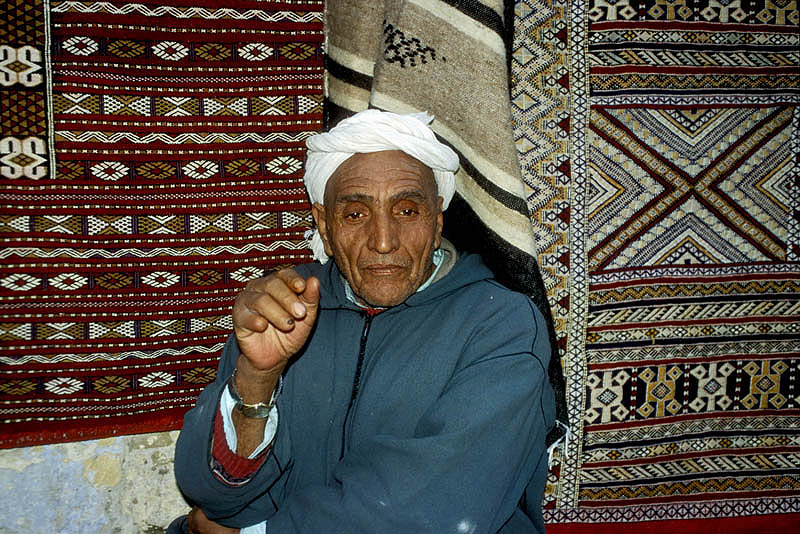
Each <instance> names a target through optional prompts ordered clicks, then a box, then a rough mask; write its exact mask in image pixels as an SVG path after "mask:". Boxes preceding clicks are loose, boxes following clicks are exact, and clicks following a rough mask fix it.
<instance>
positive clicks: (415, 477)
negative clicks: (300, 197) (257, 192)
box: [171, 110, 554, 534]
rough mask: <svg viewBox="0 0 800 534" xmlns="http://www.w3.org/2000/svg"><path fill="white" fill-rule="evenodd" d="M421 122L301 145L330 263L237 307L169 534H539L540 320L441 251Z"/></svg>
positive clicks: (297, 273) (362, 125) (468, 260)
mask: <svg viewBox="0 0 800 534" xmlns="http://www.w3.org/2000/svg"><path fill="white" fill-rule="evenodd" d="M430 120H431V118H430V117H429V116H427V115H426V114H411V115H396V114H393V113H386V112H380V111H376V110H368V111H364V112H361V113H359V114H356V115H355V116H353V117H351V118H350V119H347V120H345V121H342V122H341V123H340V124H339V125H338V126H337V127H336V128H334V129H332V130H331V131H330V132H329V133H324V134H320V135H317V136H314V137H312V138H311V139H309V141H308V148H309V152H308V163H307V167H306V176H305V182H306V186H307V189H308V192H309V196H310V198H311V201H312V205H313V208H312V209H313V215H314V220H315V221H316V224H317V229H318V234H317V235H315V236H314V237H313V238H312V240H311V241H312V249H313V250H314V253H315V257H316V258H317V259H318V260H320V261H321V262H322V263H314V264H309V265H302V266H299V267H297V268H296V269H285V270H283V271H280V272H277V273H274V274H272V275H271V276H268V277H266V278H263V279H259V280H256V281H253V282H251V283H249V284H248V286H247V288H246V289H245V290H244V291H242V293H241V294H240V295H239V296H238V297H237V299H236V304H235V305H234V309H233V321H234V335H232V336H231V337H230V339H229V341H228V343H227V345H226V347H225V350H224V352H223V354H222V358H221V361H220V364H219V370H218V373H217V379H216V381H215V382H214V383H213V384H211V385H210V386H208V387H207V388H206V389H205V391H204V392H203V393H202V394H201V396H200V398H199V400H198V402H197V406H196V407H195V408H194V409H193V410H191V411H190V412H189V413H188V414H187V415H186V419H185V422H184V427H183V430H182V432H181V436H180V439H179V440H178V446H177V451H176V462H175V470H176V476H177V479H178V483H179V485H180V487H181V489H182V490H183V492H184V494H185V495H186V497H187V499H188V500H189V501H190V502H191V503H192V504H193V508H192V512H191V513H190V514H189V516H188V520H186V519H183V520H182V523H183V524H182V525H180V524H179V523H180V521H178V522H176V523H175V524H173V527H171V528H173V529H174V530H173V531H174V532H181V531H182V532H187V531H188V532H190V533H198V534H200V533H215V532H239V529H240V528H241V532H242V533H244V534H249V533H256V532H261V533H263V532H268V533H288V532H307V533H331V532H343V533H360V532H379V533H420V532H435V533H442V532H453V533H479V532H481V533H482V532H498V531H500V532H526V533H527V532H543V531H544V525H543V521H542V516H541V497H542V492H543V489H544V482H545V477H546V472H547V459H546V454H545V447H544V439H545V435H546V434H547V431H548V430H549V428H550V427H551V425H552V424H553V419H554V415H553V412H554V403H553V393H552V390H551V389H550V385H549V382H548V380H547V372H546V370H547V365H548V355H549V354H550V349H549V345H548V340H547V333H546V329H545V324H544V320H543V318H542V316H541V315H540V313H539V312H538V311H537V310H536V308H535V307H534V306H533V305H532V303H531V301H530V299H528V298H527V297H526V296H524V295H521V294H518V293H513V292H511V291H509V290H508V289H506V288H504V287H502V286H500V285H499V284H497V283H496V282H495V281H494V280H493V278H492V274H491V273H490V272H489V271H488V269H486V267H484V266H483V264H482V263H481V261H480V259H479V258H478V257H477V256H474V255H468V254H464V255H459V253H458V252H457V251H456V250H454V249H453V247H452V245H450V244H449V243H448V242H447V241H446V240H444V239H442V210H444V209H445V208H446V207H447V204H448V202H449V201H450V199H451V198H452V195H453V191H454V176H453V172H454V171H455V170H457V168H458V158H457V156H456V155H455V153H454V152H453V151H452V150H450V149H449V148H448V147H446V146H445V145H443V144H441V143H439V142H438V141H437V140H436V138H435V136H434V135H433V132H432V131H431V130H430V129H429V128H428V127H427V123H428V122H430ZM329 256H330V257H332V258H333V261H332V262H329V261H327V259H328V257H329ZM223 525H224V526H223Z"/></svg>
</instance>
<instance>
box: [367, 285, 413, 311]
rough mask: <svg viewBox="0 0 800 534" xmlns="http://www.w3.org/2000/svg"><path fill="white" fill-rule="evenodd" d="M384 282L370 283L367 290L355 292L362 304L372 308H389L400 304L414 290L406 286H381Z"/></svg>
mask: <svg viewBox="0 0 800 534" xmlns="http://www.w3.org/2000/svg"><path fill="white" fill-rule="evenodd" d="M382 285H384V284H374V283H373V284H372V285H370V286H368V287H370V290H369V291H364V292H363V293H362V294H357V295H358V297H359V299H360V300H362V301H363V303H364V304H367V305H369V306H372V307H374V308H389V307H391V306H397V305H398V304H402V303H403V302H405V300H406V299H407V298H408V297H409V296H411V295H412V294H413V293H414V291H413V290H410V289H409V288H407V287H381V286H382Z"/></svg>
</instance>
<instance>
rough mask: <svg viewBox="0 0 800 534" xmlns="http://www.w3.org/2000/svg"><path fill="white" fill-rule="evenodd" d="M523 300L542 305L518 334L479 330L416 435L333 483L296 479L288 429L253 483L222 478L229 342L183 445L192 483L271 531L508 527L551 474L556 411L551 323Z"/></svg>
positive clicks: (180, 459) (220, 505) (389, 443)
mask: <svg viewBox="0 0 800 534" xmlns="http://www.w3.org/2000/svg"><path fill="white" fill-rule="evenodd" d="M514 304H517V305H521V306H523V307H524V308H527V309H530V313H531V314H532V317H531V318H530V320H528V321H527V322H526V321H524V320H522V321H520V319H519V315H520V314H522V315H525V313H524V312H525V309H524V308H523V309H520V308H519V306H517V307H515V309H512V310H510V311H509V312H508V314H509V315H508V318H509V319H510V318H511V316H512V315H513V316H514V320H513V322H514V323H519V324H520V325H521V326H520V327H519V329H518V330H514V329H513V328H512V329H510V330H509V328H507V327H504V335H503V336H500V337H498V335H497V332H496V330H497V329H496V327H495V326H493V325H491V324H487V325H486V326H485V328H484V329H483V330H482V331H478V332H474V333H473V335H472V336H471V337H470V341H469V347H470V348H469V351H470V353H471V354H470V355H467V356H466V357H465V360H467V361H468V363H467V364H465V365H463V366H460V367H459V368H458V370H457V371H456V372H455V374H454V375H453V376H452V378H451V379H450V381H449V383H448V386H447V388H446V389H445V391H443V392H442V395H441V396H440V397H439V399H438V400H437V402H435V403H433V404H432V405H431V406H430V407H429V408H428V409H427V411H426V413H425V414H424V416H423V417H422V418H421V419H420V421H419V423H418V425H417V428H416V429H415V431H414V433H413V435H409V436H395V435H375V436H372V437H371V438H370V439H369V440H368V441H366V442H362V443H360V444H359V445H358V446H356V447H355V448H353V449H350V450H349V451H348V453H347V454H346V455H345V456H344V458H343V459H342V461H340V462H339V463H338V464H337V465H336V467H335V468H334V472H333V480H334V483H333V484H328V485H306V486H294V485H291V484H287V479H288V478H290V476H289V475H290V472H291V469H292V464H291V459H290V458H289V457H288V456H284V455H283V454H281V453H280V452H278V453H276V452H275V450H277V451H281V450H283V451H286V450H289V449H290V446H291V445H290V444H289V443H288V442H287V441H286V440H287V439H288V438H287V437H286V435H285V434H286V433H282V432H281V430H280V428H279V429H278V435H277V437H276V443H275V446H274V449H275V450H273V451H270V452H269V457H268V459H267V461H266V462H265V463H264V465H263V466H262V467H261V469H259V471H258V472H257V473H256V474H255V476H254V477H253V479H252V480H251V481H250V482H249V483H247V484H245V485H243V486H241V487H235V488H232V487H229V486H226V485H225V484H223V483H221V482H220V481H218V480H217V479H216V477H214V475H213V474H212V472H211V465H210V462H211V461H212V459H211V458H210V454H209V452H208V451H209V450H210V447H209V436H210V435H211V433H212V429H211V422H212V421H213V413H211V412H213V410H215V409H216V403H217V402H218V400H219V394H220V391H221V387H222V385H224V377H225V376H228V375H229V374H230V372H232V364H231V361H235V357H234V356H231V354H230V350H233V349H231V347H228V348H227V349H226V353H225V355H224V357H223V360H222V362H221V364H220V376H219V377H218V379H217V381H216V382H215V383H214V384H213V385H212V386H209V387H208V388H206V390H205V391H204V392H203V394H202V395H201V398H200V400H199V401H198V405H197V407H196V408H195V409H193V410H192V411H191V412H189V414H187V416H186V420H185V424H184V430H183V432H182V433H181V437H180V439H179V442H178V447H177V452H176V475H177V477H178V481H179V485H180V487H181V488H182V490H183V491H184V492H185V494H186V495H187V497H188V498H189V499H190V500H193V501H194V502H197V503H199V504H200V505H201V506H202V507H203V509H204V510H205V511H206V513H207V514H208V515H209V517H210V518H212V519H214V520H215V521H218V522H221V523H223V524H225V525H228V526H233V527H237V526H238V527H242V526H247V525H250V524H255V523H258V522H260V521H262V520H264V519H267V534H277V533H287V534H288V533H319V532H326V533H328V532H330V533H336V532H342V533H359V532H370V533H376V532H377V533H383V532H386V533H390V532H391V533H396V532H436V533H438V532H475V533H477V532H496V531H497V530H499V529H500V528H502V526H503V524H504V523H505V522H506V521H507V520H508V519H509V518H510V517H511V516H512V515H513V514H514V513H515V509H516V508H517V503H518V500H519V497H520V496H521V495H522V493H523V491H524V490H525V487H526V486H528V483H529V482H530V477H531V474H533V473H534V472H539V474H540V476H541V475H542V473H543V472H544V471H546V469H544V470H543V469H542V462H544V463H546V461H547V460H546V453H545V444H544V442H545V436H546V434H547V431H548V430H549V428H550V427H551V426H552V424H553V419H554V413H553V412H554V407H553V394H552V391H551V390H550V386H549V382H548V380H547V372H546V369H547V364H548V355H549V346H548V345H549V343H548V339H547V334H546V329H545V327H544V320H543V318H542V317H541V315H540V314H539V313H538V311H537V310H535V308H534V307H533V306H532V305H530V304H529V302H528V300H527V299H525V298H524V297H522V296H520V300H519V301H515V302H514ZM531 323H533V324H534V328H533V329H532V328H531V327H530V325H531ZM229 345H230V343H229ZM420 379H421V380H424V376H421V377H420ZM279 406H280V403H279ZM281 415H282V416H283V414H281ZM187 429H190V430H187ZM278 457H281V458H283V459H282V460H278ZM198 459H202V461H198ZM288 488H292V489H291V490H290V489H288ZM274 503H278V505H277V506H276V505H275V504H274Z"/></svg>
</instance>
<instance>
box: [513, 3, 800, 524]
mask: <svg viewBox="0 0 800 534" xmlns="http://www.w3.org/2000/svg"><path fill="white" fill-rule="evenodd" d="M516 17H517V29H516V33H515V42H514V54H513V62H512V72H514V79H513V81H514V85H513V87H512V95H511V96H512V103H513V104H514V116H515V121H516V128H515V137H516V140H517V147H518V149H519V151H520V162H521V165H522V168H523V174H524V176H525V180H526V183H527V184H528V187H529V198H528V202H529V206H530V207H531V211H532V219H533V224H534V227H538V228H540V230H539V231H538V234H539V236H541V237H540V243H541V244H543V245H544V246H543V249H542V252H541V254H540V257H539V263H540V265H541V266H542V270H543V271H544V278H545V280H546V283H547V284H548V298H549V300H550V304H551V308H552V309H553V314H554V318H555V321H556V328H557V332H558V337H559V346H560V348H561V350H562V351H563V353H562V355H563V359H564V367H565V378H566V381H567V389H568V399H569V403H568V406H569V423H570V429H571V436H570V437H571V439H570V440H569V442H568V443H567V445H565V446H564V447H563V448H561V449H559V450H558V451H557V454H556V457H555V462H554V465H553V468H552V470H551V473H550V480H549V484H548V488H547V494H546V495H545V507H546V512H545V515H546V520H547V521H548V522H549V523H550V524H551V525H553V526H555V525H558V524H560V523H562V524H564V525H565V526H566V524H569V523H571V522H584V523H602V522H630V521H657V520H666V519H701V518H723V517H740V516H758V515H766V514H777V513H785V512H799V511H800V498H799V497H800V468H798V466H799V465H800V434H799V433H798V432H797V428H799V427H800V391H799V390H798V382H799V381H800V359H799V358H798V355H800V217H798V214H800V182H798V178H797V177H798V176H800V106H798V104H800V30H798V22H800V20H799V19H798V6H797V3H796V2H793V1H792V2H780V3H774V2H768V1H766V2H765V1H763V0H759V1H754V2H744V1H741V2H740V1H733V2H723V3H719V2H714V1H700V2H694V3H690V2H683V1H676V2H663V1H658V0H645V1H641V2H636V1H633V0H623V1H621V2H607V1H605V0H591V1H590V2H588V3H583V2H571V3H567V2H553V3H552V4H549V3H548V4H547V5H545V4H544V3H543V2H539V1H537V0H526V1H524V2H520V3H518V4H517V8H516ZM765 521H769V520H768V519H766V518H765ZM557 531H558V530H557Z"/></svg>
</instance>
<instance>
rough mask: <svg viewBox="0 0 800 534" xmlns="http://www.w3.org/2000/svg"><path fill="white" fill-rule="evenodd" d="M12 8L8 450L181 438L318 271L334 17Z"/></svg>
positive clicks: (5, 55) (1, 380)
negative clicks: (328, 32)
mask: <svg viewBox="0 0 800 534" xmlns="http://www.w3.org/2000/svg"><path fill="white" fill-rule="evenodd" d="M4 6H5V7H4V8H3V9H4V13H3V14H2V18H3V21H4V24H3V29H2V30H0V83H2V85H3V92H2V97H0V115H1V117H2V135H1V136H0V175H1V176H0V205H2V208H1V209H2V213H0V238H2V247H3V248H2V249H0V257H2V260H0V313H2V318H0V350H2V352H1V353H0V429H1V430H0V432H1V433H2V438H1V439H0V446H2V447H13V446H21V445H30V444H38V443H47V442H51V441H65V440H77V439H88V438H97V437H103V436H109V435H113V434H117V433H119V434H126V433H127V434H129V433H134V432H148V431H154V430H164V429H172V428H178V427H179V426H180V424H181V421H182V416H183V413H184V412H185V411H186V409H188V408H189V407H191V406H192V405H193V404H194V400H195V398H196V396H197V394H198V393H199V391H200V390H201V389H202V388H203V386H204V385H205V384H207V383H208V382H209V381H210V380H212V379H213V378H214V373H215V369H216V360H217V358H218V356H219V350H220V349H221V347H222V344H223V342H224V340H225V337H226V336H227V334H228V333H229V332H230V329H231V323H230V306H231V304H232V300H233V297H234V295H235V294H236V292H237V291H238V289H239V288H240V287H241V286H242V285H243V284H244V283H246V282H247V281H248V280H250V279H252V278H253V277H256V276H260V275H261V274H263V273H264V271H265V270H268V269H272V268H274V267H278V266H281V265H289V264H294V263H298V262H301V261H305V260H307V258H308V253H307V251H306V250H305V241H304V239H303V231H304V230H305V229H306V228H307V227H309V226H310V223H311V218H310V210H309V206H308V205H307V201H306V197H305V191H304V189H303V185H302V164H303V157H304V141H305V139H306V138H307V137H308V136H309V135H311V134H313V133H315V132H316V131H318V130H319V129H320V127H321V120H322V53H321V41H322V8H323V6H322V2H321V1H311V2H305V3H303V5H302V6H301V5H297V4H296V3H294V2H257V3H253V2H245V1H235V0H231V1H227V2H218V3H210V4H202V5H199V6H194V5H192V4H191V3H186V2H180V1H171V0H160V1H158V2H155V3H152V2H151V3H145V4H141V3H108V2H90V1H87V2H72V1H70V2H47V1H44V0H32V1H30V0H12V1H9V2H6V3H5V4H4Z"/></svg>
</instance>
